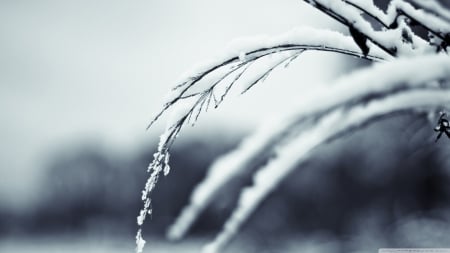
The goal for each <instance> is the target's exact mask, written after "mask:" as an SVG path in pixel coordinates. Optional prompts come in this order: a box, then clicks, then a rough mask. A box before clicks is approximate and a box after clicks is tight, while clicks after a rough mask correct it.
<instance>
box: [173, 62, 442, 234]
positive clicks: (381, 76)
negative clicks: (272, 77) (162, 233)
mask: <svg viewBox="0 0 450 253" xmlns="http://www.w3.org/2000/svg"><path fill="white" fill-rule="evenodd" d="M423 66H428V68H427V71H423ZM449 75H450V59H449V58H448V57H446V56H442V55H441V56H427V57H420V58H414V59H398V60H395V61H392V62H388V63H383V64H381V63H380V64H378V65H375V66H371V67H369V68H366V69H363V70H360V71H358V72H356V73H354V74H352V75H350V76H346V77H343V78H341V79H339V80H337V82H336V84H335V85H334V86H332V87H328V86H327V88H324V89H322V90H318V91H317V92H316V93H314V94H312V95H311V96H310V99H309V100H306V101H301V102H300V105H298V106H296V107H295V108H298V109H297V111H296V112H295V113H294V114H289V115H287V116H280V118H279V119H276V120H273V119H272V120H270V121H269V122H266V123H265V124H262V127H261V128H260V129H259V130H258V131H256V132H255V134H253V135H251V136H250V137H248V138H247V139H245V140H244V141H243V142H242V143H241V145H240V146H239V147H238V148H237V149H235V150H233V151H231V152H230V153H229V154H227V155H225V156H223V157H221V158H219V159H218V160H216V162H215V163H214V164H213V165H212V166H211V167H210V169H209V172H208V175H207V177H206V178H205V179H204V181H203V182H201V183H200V184H199V185H198V186H197V187H196V188H195V190H194V191H193V194H192V195H191V200H190V204H189V205H188V206H187V207H185V208H184V209H183V211H182V213H181V215H180V216H179V217H178V219H177V220H176V222H175V223H174V224H173V225H172V226H171V227H170V229H169V231H168V237H169V238H170V239H179V238H181V237H183V236H184V234H185V233H186V232H187V230H188V229H189V227H190V226H191V225H192V224H193V222H194V221H195V219H196V218H197V217H198V216H199V215H200V213H201V212H202V211H203V210H204V209H205V207H206V206H207V205H208V204H209V203H210V201H211V200H212V199H213V198H214V196H215V194H216V193H217V191H219V190H220V189H221V187H222V186H223V185H224V184H225V183H226V182H228V181H229V180H230V179H232V178H233V177H235V176H237V175H238V174H239V173H241V171H242V170H245V169H246V168H248V167H250V166H251V165H254V164H256V163H257V161H258V159H261V157H264V156H265V155H264V152H269V151H270V149H271V148H273V147H275V146H276V144H277V143H280V142H282V141H283V140H284V138H285V137H284V136H286V132H287V131H289V130H290V129H292V128H295V125H296V124H298V123H299V119H301V118H307V117H311V116H314V115H317V114H319V113H321V112H324V111H326V110H330V109H334V110H336V109H339V108H342V107H345V106H348V105H349V104H351V103H352V101H355V100H358V99H362V98H364V97H368V96H369V95H374V94H386V93H389V92H390V91H392V90H394V89H399V88H402V87H403V86H405V88H406V85H408V86H409V87H410V88H414V89H417V88H418V87H420V86H421V85H423V84H424V83H428V82H431V81H434V80H436V79H444V78H448V77H449ZM430 88H435V86H434V83H433V82H431V85H430ZM318 98H320V102H318Z"/></svg>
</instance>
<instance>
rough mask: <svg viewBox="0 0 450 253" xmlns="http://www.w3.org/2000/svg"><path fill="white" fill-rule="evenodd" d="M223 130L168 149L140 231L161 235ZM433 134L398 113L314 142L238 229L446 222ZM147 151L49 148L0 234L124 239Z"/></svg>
mask: <svg viewBox="0 0 450 253" xmlns="http://www.w3.org/2000/svg"><path fill="white" fill-rule="evenodd" d="M405 126H407V127H405ZM223 132H224V131H221V132H220V133H219V132H217V133H216V134H212V135H215V136H214V138H215V140H214V141H212V140H211V139H208V138H196V137H195V138H188V139H186V140H185V141H182V142H179V143H177V145H175V146H174V149H173V152H172V153H173V156H172V157H173V160H172V166H173V167H175V168H177V169H176V170H174V171H173V172H172V173H170V175H169V176H168V177H164V178H162V179H161V182H160V185H159V186H158V187H159V189H158V191H155V192H154V193H153V194H154V195H153V201H154V202H153V204H154V205H157V206H158V208H157V209H155V210H154V213H153V214H152V219H151V221H150V222H148V223H147V224H146V229H147V231H149V233H150V234H152V235H154V236H163V233H164V231H165V229H166V228H167V227H168V225H170V224H171V223H172V222H173V221H174V219H175V217H176V216H177V215H178V212H179V210H180V209H181V207H182V206H183V205H184V204H185V203H186V202H187V201H188V197H189V193H190V192H191V191H192V189H193V187H194V186H195V184H196V183H197V182H198V181H199V180H201V179H202V178H203V177H204V175H205V172H206V168H207V167H208V165H210V163H211V162H212V161H213V158H214V157H217V156H218V155H220V154H222V153H225V152H226V151H228V150H230V149H231V148H233V147H234V146H235V145H237V143H238V142H239V139H240V138H241V135H239V134H237V135H232V134H229V135H226V134H225V135H224V134H223ZM221 136H222V138H221ZM230 136H233V137H230ZM434 138H435V136H434V132H433V131H432V125H431V124H430V122H428V121H427V119H419V120H418V119H417V118H412V117H409V116H402V117H397V118H394V119H391V120H384V121H381V122H379V123H377V124H374V125H373V126H370V127H369V128H367V129H365V130H363V131H357V132H355V133H354V134H352V135H351V136H350V137H346V138H344V139H343V140H340V141H336V142H332V143H329V144H328V145H324V146H323V147H322V148H321V149H320V151H319V152H315V155H314V156H313V157H312V159H309V162H307V163H306V164H301V165H300V166H301V167H302V168H301V169H298V170H296V171H295V172H294V173H293V174H292V176H290V177H289V178H288V179H287V181H285V183H284V184H282V185H281V186H280V187H279V189H277V190H276V191H275V192H274V193H273V194H271V196H270V197H269V198H268V199H267V200H266V201H265V204H264V205H263V206H262V207H261V209H260V210H259V212H256V213H255V215H254V216H253V217H252V218H251V219H250V221H249V223H248V224H247V226H246V227H245V228H244V231H243V233H244V234H248V235H250V236H255V235H257V236H258V238H259V237H261V238H266V239H267V238H270V237H280V238H281V237H282V236H283V235H286V236H287V235H289V236H290V237H292V236H295V235H301V234H311V233H314V232H321V231H326V233H330V234H331V235H333V236H335V237H337V238H342V239H343V240H344V239H345V238H347V237H348V236H349V235H352V234H355V233H357V230H358V229H360V226H361V224H360V222H361V221H367V220H370V219H375V220H376V222H375V223H376V226H377V229H381V230H383V231H384V230H386V231H388V230H389V229H390V228H392V227H393V226H394V225H395V224H396V222H398V221H400V220H401V219H403V218H405V217H409V216H411V215H413V216H414V217H431V218H433V219H439V220H445V221H447V222H450V215H449V214H450V184H449V183H448V182H449V181H450V168H449V164H450V163H449V150H450V149H449V147H450V142H449V141H448V140H446V139H444V140H443V141H440V142H438V143H434ZM150 146H155V145H150ZM152 153H153V150H150V149H148V148H147V147H143V148H142V150H141V151H140V152H139V153H138V154H136V155H135V156H134V157H121V156H118V155H116V154H114V153H109V152H108V151H106V150H99V149H98V147H97V146H96V145H81V146H78V147H74V148H73V147H72V148H68V149H67V150H63V151H59V152H57V153H55V155H54V160H53V162H51V163H50V164H51V165H50V166H49V167H48V169H47V170H46V176H45V177H44V178H45V182H42V184H43V188H44V189H45V191H44V194H43V195H42V198H41V199H40V201H39V205H37V206H35V207H33V208H30V209H28V210H24V211H23V213H13V214H12V213H5V212H4V211H2V209H1V208H0V214H1V217H3V218H2V219H1V220H0V233H2V234H3V235H7V234H9V233H24V234H30V235H32V234H42V233H49V234H52V233H67V234H70V233H87V232H89V233H117V234H123V233H126V234H130V236H132V235H133V233H134V232H135V229H136V218H135V213H136V211H137V210H139V208H140V203H141V201H140V191H141V186H142V185H143V184H144V182H145V180H146V171H145V168H146V167H147V165H148V164H147V163H148V157H150V156H151V154H152ZM250 183H251V172H249V174H248V175H243V177H239V178H238V179H236V180H234V181H233V182H230V183H229V184H228V185H227V186H226V187H227V189H226V190H224V191H221V193H220V195H218V196H217V197H216V199H215V201H214V203H213V204H212V207H211V208H209V209H207V210H206V211H205V214H204V215H203V216H202V218H201V219H200V220H199V221H198V222H197V224H196V225H195V227H194V229H193V233H194V235H206V234H208V233H210V232H213V231H214V232H217V231H218V230H220V228H221V224H222V223H223V221H224V220H225V218H226V217H227V216H228V215H229V214H230V213H231V211H232V209H233V207H234V206H235V204H236V203H235V202H236V201H237V195H238V194H237V193H238V191H239V189H240V188H242V186H244V185H248V184H250ZM369 218H370V219H369ZM274 232H276V234H275V233H274ZM386 235H388V234H386ZM387 237H388V236H387ZM269 241H270V240H269ZM275 241H277V240H275ZM261 243H262V242H261ZM264 243H268V242H267V241H264ZM447 243H450V240H449V241H448V242H447ZM440 246H442V247H444V246H450V245H440Z"/></svg>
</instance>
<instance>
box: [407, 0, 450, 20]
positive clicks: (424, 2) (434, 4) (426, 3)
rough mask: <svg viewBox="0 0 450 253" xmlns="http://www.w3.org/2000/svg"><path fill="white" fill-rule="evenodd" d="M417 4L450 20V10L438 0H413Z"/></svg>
mask: <svg viewBox="0 0 450 253" xmlns="http://www.w3.org/2000/svg"><path fill="white" fill-rule="evenodd" d="M411 2H413V3H414V4H415V5H416V6H418V7H420V8H421V9H424V10H427V11H428V12H431V13H433V14H435V15H436V16H438V17H440V18H442V19H445V20H446V21H447V22H450V11H448V10H447V9H446V8H445V7H444V6H442V4H441V3H439V1H436V0H411Z"/></svg>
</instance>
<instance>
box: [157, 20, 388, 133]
mask: <svg viewBox="0 0 450 253" xmlns="http://www.w3.org/2000/svg"><path fill="white" fill-rule="evenodd" d="M305 50H312V51H327V52H334V53H340V54H344V55H350V56H355V57H358V58H363V59H367V60H371V61H383V60H385V59H389V58H390V57H389V55H387V54H386V53H383V52H381V51H380V50H374V51H373V52H371V53H370V54H368V55H364V54H363V53H361V52H360V50H359V48H358V47H357V46H356V45H355V43H354V42H353V41H352V38H351V37H349V36H345V35H343V34H341V33H339V32H335V31H329V30H324V29H313V28H309V27H299V28H296V29H294V30H292V31H290V32H288V33H285V34H281V35H279V36H275V37H267V36H256V37H251V38H241V39H239V40H236V41H234V42H233V43H232V44H231V45H230V46H229V49H228V50H227V51H228V52H226V53H223V55H222V56H218V57H216V58H215V59H212V60H210V61H208V62H205V63H203V64H201V65H200V66H198V67H196V68H195V69H194V70H191V71H189V73H188V74H185V75H184V76H183V77H182V78H181V80H182V81H180V83H179V84H178V85H176V86H175V87H174V88H173V89H172V91H171V92H170V93H169V96H168V98H167V101H166V102H165V103H164V106H163V108H162V109H161V110H160V112H159V113H158V114H157V115H156V116H155V117H154V118H153V120H152V121H151V122H150V124H149V125H148V127H150V126H151V125H152V124H153V123H154V122H155V121H156V120H158V119H159V117H160V116H161V115H162V114H163V113H164V112H166V111H167V110H168V109H169V108H170V107H172V106H173V105H174V104H176V103H177V102H178V101H179V100H182V99H185V98H188V97H192V96H197V95H201V94H204V93H211V92H212V91H213V89H214V88H215V87H216V86H217V85H219V84H221V83H222V81H223V80H224V79H225V78H226V77H227V76H229V75H230V74H233V73H234V72H235V71H237V70H238V69H242V68H245V67H246V66H247V64H250V63H252V62H255V61H257V60H260V59H262V58H264V57H266V56H270V55H273V54H280V53H282V52H292V53H293V54H295V53H296V52H297V53H298V52H303V51H305ZM242 53H243V54H244V55H245V57H244V59H243V58H242V57H241V54H242ZM227 67H228V68H229V69H228V71H227V70H225V73H224V74H222V75H221V76H220V77H219V78H217V80H216V82H214V83H212V84H211V85H210V86H208V88H206V89H204V90H203V91H200V92H195V93H189V91H190V90H191V89H192V88H193V87H195V85H196V84H197V83H199V82H200V81H202V80H203V79H205V78H206V77H207V76H209V75H211V74H213V73H216V72H219V71H220V70H222V71H223V69H224V68H227Z"/></svg>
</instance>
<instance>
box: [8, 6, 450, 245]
mask: <svg viewBox="0 0 450 253" xmlns="http://www.w3.org/2000/svg"><path fill="white" fill-rule="evenodd" d="M380 4H381V6H385V1H384V2H383V1H382V2H381V3H380ZM301 25H308V26H313V27H318V28H332V29H337V30H340V31H342V32H346V31H345V29H343V28H342V27H340V26H339V25H337V24H336V23H334V22H333V21H332V20H330V19H329V18H328V17H325V16H324V15H322V14H321V13H319V12H318V11H316V10H315V9H313V8H311V7H310V6H308V5H307V4H305V3H303V1H298V0H284V1H270V0H259V1H257V0H247V1H237V0H231V1H207V0H192V1H181V0H179V1H154V0H150V1H143V0H137V1H132V2H125V1H118V0H109V1H106V0H100V1H85V0H82V1H76V2H75V1H56V0H53V1H51V0H43V1H29V0H23V1H22V0H16V1H8V0H4V1H0V34H1V35H2V36H1V39H0V113H1V114H0V116H1V122H0V140H1V141H0V252H18V253H21V252H132V251H133V250H134V235H135V232H136V230H137V226H136V216H137V214H138V212H139V209H140V208H141V201H140V197H141V190H142V188H143V186H144V183H145V180H146V177H147V174H146V168H147V165H148V163H149V162H150V161H151V159H152V154H153V152H154V151H155V148H156V141H157V140H158V134H160V133H161V132H162V130H163V128H164V120H165V118H162V119H161V120H160V122H158V123H157V124H156V125H155V126H154V127H152V128H151V129H150V130H149V131H146V130H145V128H146V126H147V124H148V123H149V121H150V119H151V117H152V116H153V115H154V114H155V113H156V112H158V110H159V109H160V108H161V104H162V103H163V98H164V96H165V95H166V94H167V92H168V90H169V89H170V87H172V86H173V85H174V84H175V81H176V80H177V79H178V77H179V76H180V75H181V74H182V73H184V72H185V71H187V70H189V69H190V68H192V66H193V65H195V64H197V63H199V62H202V61H203V60H207V59H209V58H211V57H213V56H214V55H217V54H220V52H221V50H223V49H224V48H226V47H227V45H228V43H229V42H230V41H231V40H232V39H234V38H237V37H242V36H252V35H259V34H268V35H276V34H280V33H283V32H286V31H289V30H290V29H292V28H293V27H296V26H301ZM365 64H366V63H365V62H363V61H360V60H357V59H352V58H348V57H339V56H335V55H332V54H327V53H317V52H306V53H304V54H302V55H301V57H299V59H297V60H296V61H295V62H294V63H293V64H291V65H290V67H289V68H286V69H279V70H276V71H274V72H273V73H272V75H271V76H270V77H269V78H268V79H267V80H266V82H264V83H262V84H259V85H258V86H257V87H255V88H254V89H252V90H251V91H250V92H248V93H246V94H245V95H243V96H238V97H230V98H229V99H228V100H226V101H225V102H224V103H223V104H222V106H221V107H220V108H218V109H216V110H211V111H209V112H208V113H207V114H204V115H202V116H201V117H200V119H199V122H198V123H197V125H196V126H195V127H193V128H186V129H184V131H183V132H182V134H181V136H180V138H179V140H178V141H177V142H176V144H175V145H174V147H173V152H172V156H171V157H172V158H171V167H172V172H171V173H170V175H169V176H167V177H165V178H162V179H161V180H160V182H159V183H158V185H157V189H156V190H155V192H154V195H153V196H154V201H153V207H154V210H153V211H154V212H153V215H152V219H151V220H149V221H148V222H147V223H146V225H145V229H144V236H145V237H146V239H147V241H148V243H147V245H146V248H145V252H198V251H199V250H200V249H201V247H202V245H203V243H205V242H207V241H208V240H211V239H212V238H213V236H214V235H215V234H216V233H217V232H218V231H219V230H220V228H221V225H222V224H223V221H224V220H225V218H226V217H227V216H228V215H229V214H230V212H231V210H232V209H233V207H234V206H235V202H236V199H237V194H238V190H239V189H240V188H241V187H242V186H244V185H247V184H249V183H250V182H251V177H250V175H244V176H243V177H242V178H240V179H237V180H235V181H233V182H230V184H229V185H227V186H226V189H225V190H224V191H223V193H222V194H221V195H220V196H219V197H218V198H217V199H216V200H215V201H214V203H212V205H211V207H210V208H209V209H208V210H207V211H206V212H205V213H204V214H203V216H202V218H201V219H200V220H199V221H198V222H197V223H196V225H195V226H194V228H193V230H192V233H191V234H190V236H189V237H188V238H187V239H186V240H184V241H182V242H180V243H176V244H173V243H169V242H167V241H166V240H165V239H164V234H165V230H166V229H167V227H168V225H169V224H171V222H173V221H174V219H175V217H176V215H177V214H178V212H179V211H180V209H181V207H182V206H183V205H185V204H186V203H187V199H188V197H189V194H190V192H191V190H192V189H193V187H194V186H195V184H196V183H198V182H199V180H201V179H202V178H203V177H204V175H205V172H206V169H207V168H208V166H209V165H210V164H211V163H212V161H213V160H214V159H215V158H217V157H218V156H220V155H221V154H224V153H226V152H227V151H229V150H231V149H232V148H234V147H236V145H238V143H239V142H240V141H241V140H242V139H243V138H244V137H245V136H246V135H247V134H248V133H250V132H252V131H253V130H254V129H255V128H256V127H257V126H258V125H260V124H262V123H263V122H265V121H266V120H270V118H271V117H275V116H277V115H279V114H281V113H283V112H285V111H288V110H289V108H291V106H292V105H293V104H295V102H296V101H298V100H301V99H302V98H303V97H306V96H308V93H309V92H312V91H314V89H317V88H319V87H322V86H324V85H332V80H333V79H334V78H336V77H337V76H340V75H343V74H346V73H348V72H349V71H350V70H351V69H353V68H358V67H361V66H364V65H365ZM432 128H433V124H432V123H430V122H429V121H428V120H427V119H420V118H411V117H408V116H401V117H396V118H393V119H388V120H384V121H381V122H379V123H377V124H374V125H372V126H370V127H369V128H367V129H364V130H362V131H358V132H355V133H354V134H353V135H352V136H348V137H346V138H344V139H342V140H339V141H336V142H333V143H331V144H329V145H327V146H326V147H323V148H321V149H319V150H317V152H315V154H314V155H313V157H312V158H311V159H310V160H309V161H308V162H307V163H304V164H301V165H299V169H298V170H296V172H295V173H294V174H293V175H292V177H289V179H288V180H286V181H285V182H284V183H283V184H282V186H281V187H280V188H279V189H277V190H276V191H275V192H274V193H273V194H272V195H271V196H270V197H269V199H267V200H266V201H265V202H264V203H263V205H262V206H261V207H260V209H259V210H258V211H257V212H256V213H255V214H254V216H253V217H252V218H251V219H250V220H249V221H248V222H247V223H246V225H245V227H244V229H243V231H242V233H240V234H239V236H238V237H237V239H236V240H235V241H234V242H233V244H232V245H231V246H230V247H229V248H228V249H227V251H228V252H376V251H377V249H378V248H381V247H450V206H449V205H450V204H449V203H450V202H449V200H450V184H449V182H450V167H449V165H450V163H449V162H450V160H449V159H450V149H449V147H450V146H449V145H450V142H449V140H447V139H445V138H442V139H441V140H440V141H439V142H438V143H434V138H435V135H434V132H433V131H432ZM269 221H270V222H269Z"/></svg>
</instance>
